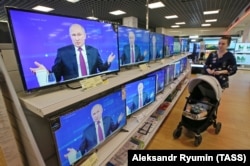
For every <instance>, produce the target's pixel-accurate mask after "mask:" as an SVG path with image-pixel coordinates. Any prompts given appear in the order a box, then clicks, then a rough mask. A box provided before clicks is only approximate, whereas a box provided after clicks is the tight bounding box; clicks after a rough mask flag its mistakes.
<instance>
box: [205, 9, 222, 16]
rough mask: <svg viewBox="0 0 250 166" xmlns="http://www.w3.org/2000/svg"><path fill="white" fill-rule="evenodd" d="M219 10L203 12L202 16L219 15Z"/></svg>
mask: <svg viewBox="0 0 250 166" xmlns="http://www.w3.org/2000/svg"><path fill="white" fill-rule="evenodd" d="M219 11H220V10H219V9H218V10H211V11H204V12H203V14H204V15H208V14H217V13H219Z"/></svg>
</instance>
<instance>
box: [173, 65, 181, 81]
mask: <svg viewBox="0 0 250 166" xmlns="http://www.w3.org/2000/svg"><path fill="white" fill-rule="evenodd" d="M180 74H181V62H180V61H176V62H174V79H176V78H177V77H179V75H180Z"/></svg>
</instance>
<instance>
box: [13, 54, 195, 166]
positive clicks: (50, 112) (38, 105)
mask: <svg viewBox="0 0 250 166" xmlns="http://www.w3.org/2000/svg"><path fill="white" fill-rule="evenodd" d="M186 56H187V55H186V54H181V55H179V56H174V57H173V58H166V59H164V60H162V61H159V62H155V63H150V64H149V68H148V69H147V70H140V68H138V67H134V68H132V69H130V70H126V71H120V72H119V73H118V75H117V76H114V77H110V78H108V80H107V82H106V83H104V84H102V85H99V86H97V87H94V88H91V89H87V90H82V89H76V90H72V89H69V88H66V87H64V86H60V87H55V88H51V89H45V90H41V91H38V92H35V93H23V92H22V93H19V94H18V97H19V99H20V101H21V103H22V106H23V108H25V109H26V110H28V111H30V112H32V113H34V114H35V115H37V116H38V117H39V118H40V119H45V120H46V119H47V118H51V117H53V116H56V115H57V114H58V113H62V110H64V108H65V107H69V106H71V105H74V104H76V103H78V102H80V101H84V100H85V99H88V98H90V97H92V96H95V95H98V94H100V93H105V91H107V90H109V89H112V88H114V87H117V86H121V85H124V84H125V83H126V82H129V81H131V80H133V79H136V78H138V77H141V76H144V75H147V74H149V73H151V72H154V71H156V70H158V69H161V68H163V67H165V66H167V65H169V64H172V63H173V62H175V61H178V60H180V59H182V58H185V57H186ZM190 71H191V69H190V65H188V67H187V69H186V70H185V71H184V72H183V73H182V74H181V75H180V76H179V77H178V79H176V80H175V81H174V82H173V83H172V84H170V85H168V86H167V87H165V90H164V91H163V92H162V93H160V94H158V95H157V97H156V101H155V102H154V103H152V104H150V105H148V106H147V107H145V108H144V109H143V110H141V111H139V112H137V113H135V114H134V115H133V116H131V117H130V118H128V119H127V125H126V126H125V127H124V129H126V130H128V132H119V133H117V134H116V135H114V136H112V137H111V138H109V139H108V140H107V141H106V142H105V144H103V145H102V146H101V147H98V151H97V157H98V161H97V163H96V164H97V165H98V166H99V165H105V164H106V163H107V162H108V161H109V160H110V159H111V158H112V157H113V156H114V155H115V154H116V153H117V152H118V151H119V149H121V148H122V147H123V145H124V144H125V143H126V142H127V141H129V140H130V139H131V137H132V136H133V135H134V134H135V133H137V131H138V130H139V128H140V127H141V126H142V125H143V124H144V123H145V122H146V120H147V119H148V118H149V117H150V116H151V115H152V113H153V112H154V111H155V110H157V109H158V107H159V106H160V105H161V104H162V103H163V102H164V101H165V99H166V98H167V96H168V95H169V94H170V93H171V92H172V91H173V90H174V89H175V88H176V86H177V85H178V84H179V83H180V82H181V81H182V80H183V79H184V78H186V77H187V76H188V75H189V74H190ZM185 86H186V84H185ZM185 86H183V89H182V91H183V90H184V87H185ZM180 93H181V92H179V93H178V94H177V96H176V99H175V101H173V102H172V103H171V106H169V108H168V110H167V111H166V113H165V114H164V118H165V117H166V116H167V114H168V112H169V111H170V110H171V109H172V107H173V105H174V103H175V102H176V100H177V98H178V97H179V95H180ZM136 117H137V118H136ZM139 117H140V118H139ZM164 118H163V119H164ZM163 119H162V121H163ZM43 121H44V120H43ZM162 121H161V122H160V121H159V124H157V126H155V128H154V130H153V131H151V133H150V134H149V137H147V140H146V144H147V143H148V142H149V141H150V139H151V138H152V137H153V135H154V133H155V132H156V131H157V128H158V127H159V125H160V123H162ZM37 123H38V122H37ZM41 125H44V124H41ZM38 126H39V125H38ZM39 141H42V139H41V140H39ZM52 141H53V140H52ZM42 145H43V144H42Z"/></svg>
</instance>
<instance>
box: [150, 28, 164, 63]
mask: <svg viewBox="0 0 250 166" xmlns="http://www.w3.org/2000/svg"><path fill="white" fill-rule="evenodd" d="M163 36H164V35H163V34H160V33H155V32H150V33H149V37H150V43H149V46H150V47H149V60H150V61H154V60H157V59H162V58H163V39H164V38H163Z"/></svg>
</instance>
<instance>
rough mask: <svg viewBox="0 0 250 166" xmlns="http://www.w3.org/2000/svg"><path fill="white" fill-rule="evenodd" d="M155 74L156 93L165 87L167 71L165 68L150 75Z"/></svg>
mask: <svg viewBox="0 0 250 166" xmlns="http://www.w3.org/2000/svg"><path fill="white" fill-rule="evenodd" d="M152 75H155V78H156V80H155V81H156V94H158V93H160V92H162V91H163V90H164V87H165V71H164V69H160V70H157V71H155V72H153V73H150V74H149V76H152Z"/></svg>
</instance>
